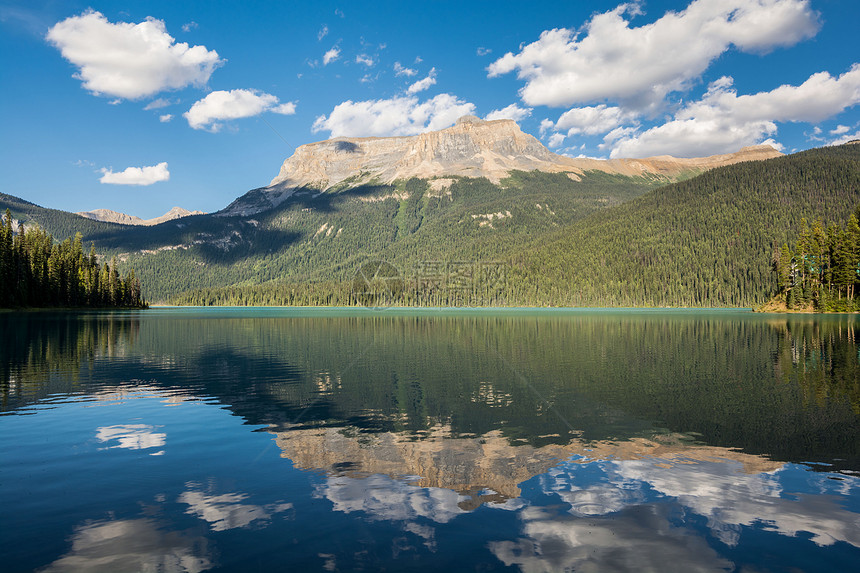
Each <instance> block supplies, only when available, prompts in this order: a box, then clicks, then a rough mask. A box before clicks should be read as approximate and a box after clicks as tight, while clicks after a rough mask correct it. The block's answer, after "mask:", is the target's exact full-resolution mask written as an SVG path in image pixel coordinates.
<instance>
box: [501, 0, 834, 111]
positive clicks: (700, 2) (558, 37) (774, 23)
mask: <svg viewBox="0 0 860 573" xmlns="http://www.w3.org/2000/svg"><path fill="white" fill-rule="evenodd" d="M639 13H640V9H639V4H638V3H636V2H632V3H627V4H622V5H620V6H618V7H617V8H615V9H614V10H611V11H609V12H605V13H602V14H597V15H595V16H594V17H592V19H591V20H590V21H589V22H588V23H587V24H586V25H585V27H584V28H583V30H582V31H581V32H580V31H577V30H573V29H566V28H558V29H553V30H547V31H544V32H543V33H542V34H541V35H540V38H539V39H538V40H537V41H536V42H533V43H531V44H528V45H526V46H524V47H523V48H522V49H521V50H520V52H519V53H518V54H513V53H510V52H509V53H507V54H505V55H504V56H502V57H501V58H499V59H498V60H496V61H495V62H493V63H492V64H490V66H489V67H488V68H487V70H488V72H489V76H490V77H494V76H499V75H502V74H507V73H510V72H514V71H516V72H517V77H518V78H520V79H522V80H524V81H525V86H523V88H522V89H521V90H520V96H521V97H522V99H523V101H524V102H525V103H527V104H529V105H549V106H565V105H573V104H577V103H586V102H591V101H601V100H605V99H611V100H616V101H619V102H623V103H624V105H625V107H628V108H632V109H640V110H644V109H653V108H654V107H655V106H657V105H659V104H660V103H661V102H662V101H663V99H664V98H665V96H666V95H667V94H668V93H670V92H674V91H679V90H684V89H686V88H687V87H689V85H690V83H691V82H692V81H693V80H695V79H696V78H698V77H699V76H700V75H701V74H702V73H703V72H704V71H705V70H706V69H707V68H708V66H709V65H710V63H711V62H712V61H714V60H715V59H716V58H717V57H719V56H720V55H721V54H722V53H724V52H725V51H727V50H728V49H729V48H730V47H732V46H734V47H735V48H737V49H739V50H741V51H745V52H759V53H761V52H766V51H768V50H770V49H773V48H776V47H780V46H791V45H793V44H796V43H797V42H800V41H801V40H804V39H806V38H810V37H812V36H813V35H815V33H816V32H817V31H818V28H819V23H818V17H817V14H816V13H815V12H813V11H812V9H811V8H810V6H809V0H694V1H693V2H692V3H690V5H689V6H688V7H687V8H686V9H685V10H683V11H680V12H667V13H666V14H665V15H664V16H662V17H661V18H660V19H658V20H657V21H655V22H653V23H651V24H647V25H643V26H640V27H631V26H630V19H632V17H634V16H636V15H638V14H639ZM668 54H671V57H667V55H668Z"/></svg>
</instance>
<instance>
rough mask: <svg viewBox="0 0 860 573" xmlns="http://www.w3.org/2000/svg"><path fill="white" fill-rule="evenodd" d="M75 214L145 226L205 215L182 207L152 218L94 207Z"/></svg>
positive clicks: (110, 221) (121, 223) (109, 221)
mask: <svg viewBox="0 0 860 573" xmlns="http://www.w3.org/2000/svg"><path fill="white" fill-rule="evenodd" d="M75 214H76V215H80V216H81V217H86V218H87V219H93V220H95V221H104V222H106V223H117V224H120V225H145V226H152V225H158V224H159V223H164V222H165V221H172V220H174V219H180V218H182V217H188V216H189V215H205V213H204V212H203V211H189V210H188V209H183V208H182V207H174V208H172V209H171V210H170V211H168V212H167V213H165V214H164V215H161V216H160V217H155V218H153V219H141V218H140V217H136V216H134V215H126V214H125V213H117V212H116V211H111V210H110V209H94V210H93V211H83V212H78V213H75Z"/></svg>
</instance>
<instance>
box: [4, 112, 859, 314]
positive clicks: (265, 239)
mask: <svg viewBox="0 0 860 573" xmlns="http://www.w3.org/2000/svg"><path fill="white" fill-rule="evenodd" d="M855 147H856V146H855ZM774 156H776V157H778V156H780V154H779V153H778V152H777V151H775V150H773V149H772V148H770V147H755V148H746V149H744V150H741V151H740V152H738V153H734V154H727V155H720V156H714V157H709V158H698V159H675V158H671V157H658V158H650V159H618V160H608V161H603V160H595V159H571V158H567V157H562V156H559V155H556V154H554V153H552V152H550V151H549V150H547V149H546V148H545V147H543V146H542V145H541V144H540V142H538V141H537V140H536V139H535V138H533V137H531V136H529V135H526V134H524V133H522V132H521V131H520V130H519V128H518V127H517V126H516V124H515V123H514V122H511V121H507V120H500V121H488V122H485V121H480V120H477V119H475V118H465V119H462V120H461V121H459V122H458V123H457V125H455V126H453V127H451V128H448V129H445V130H441V131H439V132H433V133H427V134H422V135H418V136H410V137H394V138H362V139H346V138H339V139H335V140H331V141H328V142H321V143H315V144H309V145H306V146H302V147H300V148H299V149H298V150H297V151H296V153H295V154H294V155H293V156H292V157H290V158H289V159H287V161H286V162H285V164H284V166H283V167H282V168H281V172H280V173H279V175H278V176H277V177H276V178H275V179H274V180H273V184H272V185H270V186H269V187H265V188H261V189H255V190H252V191H250V192H248V193H246V194H245V195H243V196H241V197H239V198H238V199H237V200H236V201H234V202H233V203H232V204H231V205H230V206H228V207H227V208H226V209H224V210H222V211H220V212H217V213H213V214H208V215H203V214H201V215H194V216H187V217H184V218H182V219H181V221H180V220H170V221H165V222H162V223H160V224H157V225H153V226H141V225H120V224H116V223H108V222H101V221H95V220H91V219H87V218H83V217H80V216H78V215H74V214H71V213H65V212H62V211H54V210H50V209H45V208H42V207H39V206H37V205H33V204H32V203H27V202H26V201H23V200H21V199H18V198H15V197H12V196H8V195H5V196H0V208H5V207H6V206H9V207H10V208H11V209H12V212H13V216H15V217H18V218H21V219H22V220H23V221H24V222H25V224H37V225H40V226H42V227H43V228H45V229H46V230H47V231H48V232H50V233H52V234H53V235H54V236H55V238H57V239H63V238H65V237H66V236H69V235H70V234H74V232H75V231H78V230H79V231H80V232H82V233H83V235H84V241H85V243H90V242H92V243H94V244H95V246H96V249H97V252H98V253H99V254H100V255H102V256H105V257H113V256H116V257H117V258H118V260H119V261H120V268H121V270H123V271H125V270H126V269H127V268H129V267H131V268H134V269H135V272H136V274H137V276H138V277H139V278H140V279H141V282H142V284H143V289H144V296H145V297H146V298H147V300H150V301H153V302H160V301H161V302H163V301H167V300H174V301H180V302H194V301H197V302H200V301H201V300H203V299H201V298H200V297H201V296H202V295H200V293H202V292H204V291H205V292H207V293H210V294H212V296H211V297H210V298H206V299H205V300H207V301H220V302H222V303H223V302H226V301H230V302H233V303H237V304H248V303H255V304H265V303H275V302H278V303H280V304H295V303H300V302H301V303H304V304H334V303H341V302H343V303H349V302H350V300H349V295H350V281H351V280H352V278H353V277H354V276H355V274H356V271H357V269H358V268H359V267H361V265H362V264H364V263H366V262H367V261H370V260H384V261H388V262H390V263H391V264H392V265H394V266H395V267H396V268H397V269H399V270H400V272H401V273H403V274H404V275H409V274H410V273H412V274H414V270H415V269H416V268H419V267H422V266H426V265H428V264H433V265H437V264H440V263H444V262H447V261H461V262H463V261H473V262H477V261H496V262H500V261H501V262H505V263H506V264H509V265H513V266H511V267H510V268H511V274H510V276H511V277H512V280H515V281H518V282H516V283H511V285H510V286H511V287H512V289H513V290H511V291H510V292H508V293H507V295H509V296H507V295H506V296H507V298H504V299H501V300H496V299H494V303H497V304H518V303H519V304H575V303H576V300H578V299H576V300H575V299H572V298H571V297H570V296H569V295H570V293H571V292H573V291H572V289H574V288H578V287H576V285H574V284H572V283H571V281H570V280H569V279H568V278H567V276H566V275H565V272H567V271H563V272H561V274H558V273H556V274H555V275H552V272H548V273H547V274H546V276H547V277H549V276H553V277H554V278H553V280H554V281H555V283H554V286H552V287H551V288H549V290H546V289H544V286H545V284H544V283H545V281H543V279H541V278H540V277H535V276H533V275H534V273H536V272H538V270H536V269H537V267H539V265H540V261H541V260H542V259H541V258H538V257H537V255H538V254H540V257H542V258H544V259H546V260H554V259H553V257H555V259H558V260H560V257H561V255H558V254H552V255H551V254H549V253H547V252H546V248H547V245H549V244H556V243H557V244H558V245H561V246H560V247H559V248H572V247H571V246H570V245H568V244H565V243H564V242H563V240H564V238H565V237H567V236H569V235H572V234H574V233H577V232H578V229H579V225H580V224H585V223H584V222H586V221H591V220H592V219H593V218H594V217H595V216H597V215H599V214H607V213H612V212H614V211H615V210H616V209H617V208H618V207H620V206H623V205H624V204H626V203H628V202H630V201H632V200H634V199H636V198H637V197H640V196H643V195H648V194H649V192H652V191H653V190H655V189H657V188H658V187H661V186H664V185H666V184H667V183H672V182H675V181H681V180H685V179H689V178H691V177H694V176H695V175H696V174H698V173H702V172H705V171H707V170H709V169H713V168H717V170H719V169H731V164H737V163H740V165H749V164H751V163H749V162H750V161H754V160H759V159H763V160H765V161H757V162H756V163H758V164H761V165H766V164H769V163H770V162H771V161H774V159H767V158H772V157H774ZM726 165H729V167H726ZM720 166H722V167H720ZM464 174H471V175H483V176H481V177H476V176H467V175H464ZM728 184H729V185H731V184H732V183H731V182H729V183H728ZM707 192H708V191H707V189H699V190H698V191H694V192H693V193H692V194H691V196H690V197H688V198H687V201H689V202H690V203H691V204H692V205H694V206H695V205H696V204H697V203H698V199H697V198H696V196H695V194H696V193H702V194H707ZM729 193H730V194H731V191H729ZM748 216H749V217H753V218H754V217H755V216H757V214H755V213H750V214H749V215H748ZM625 223H626V224H627V225H632V226H634V227H635V226H637V225H641V224H642V222H641V221H637V220H636V219H635V217H632V218H629V219H627V220H625ZM588 224H590V223H588ZM792 228H794V227H792ZM703 232H707V233H710V232H711V231H710V230H708V229H705V230H704V231H703ZM715 232H717V231H715ZM718 232H720V233H722V232H723V231H722V230H720V231H718ZM586 243H588V244H590V245H592V246H591V247H589V248H591V249H594V251H592V252H590V253H589V254H588V256H595V255H594V254H595V253H597V254H598V255H596V256H598V258H599V252H600V249H601V248H602V247H601V245H600V244H595V243H594V241H591V239H588V240H583V244H586ZM575 246H576V245H574V247H575ZM532 255H534V256H533V257H532V258H530V257H531V256H532ZM739 255H740V256H752V254H750V253H739ZM535 261H537V262H535ZM574 264H576V263H575V262H574ZM550 270H551V271H552V269H550ZM553 272H554V271H553ZM577 272H578V271H577ZM528 281H532V284H533V285H534V287H533V288H532V287H529V286H528V285H529V282H528ZM538 286H540V289H543V290H538ZM225 288H226V289H229V293H228V291H221V290H219V289H225ZM607 288H613V287H607ZM756 288H762V287H761V285H759V286H757V287H756ZM185 291H189V292H190V294H189V295H188V296H183V297H181V298H180V297H178V295H179V294H180V293H182V292H185ZM225 293H226V294H225ZM338 293H340V294H338ZM538 295H540V297H543V298H538ZM206 296H207V297H208V296H209V295H206ZM592 300H602V299H592V298H589V299H587V300H586V299H582V301H583V303H584V304H585V303H589V304H590V303H591V301H592ZM673 300H674V299H673ZM708 300H710V299H708ZM204 302H205V301H204ZM425 302H427V303H428V304H431V303H432V304H446V303H449V302H451V301H448V300H447V299H445V298H444V297H443V298H434V299H433V300H432V301H425Z"/></svg>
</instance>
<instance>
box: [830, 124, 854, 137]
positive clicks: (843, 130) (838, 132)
mask: <svg viewBox="0 0 860 573" xmlns="http://www.w3.org/2000/svg"><path fill="white" fill-rule="evenodd" d="M850 130H851V128H850V127H848V126H847V125H837V126H836V128H834V129H831V130H830V135H842V134H843V133H848V132H849V131H850Z"/></svg>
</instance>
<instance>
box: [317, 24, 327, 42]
mask: <svg viewBox="0 0 860 573" xmlns="http://www.w3.org/2000/svg"><path fill="white" fill-rule="evenodd" d="M326 36H328V26H326V25H325V24H323V27H322V28H320V31H319V32H317V41H319V42H322V39H323V38H325V37H326Z"/></svg>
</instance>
